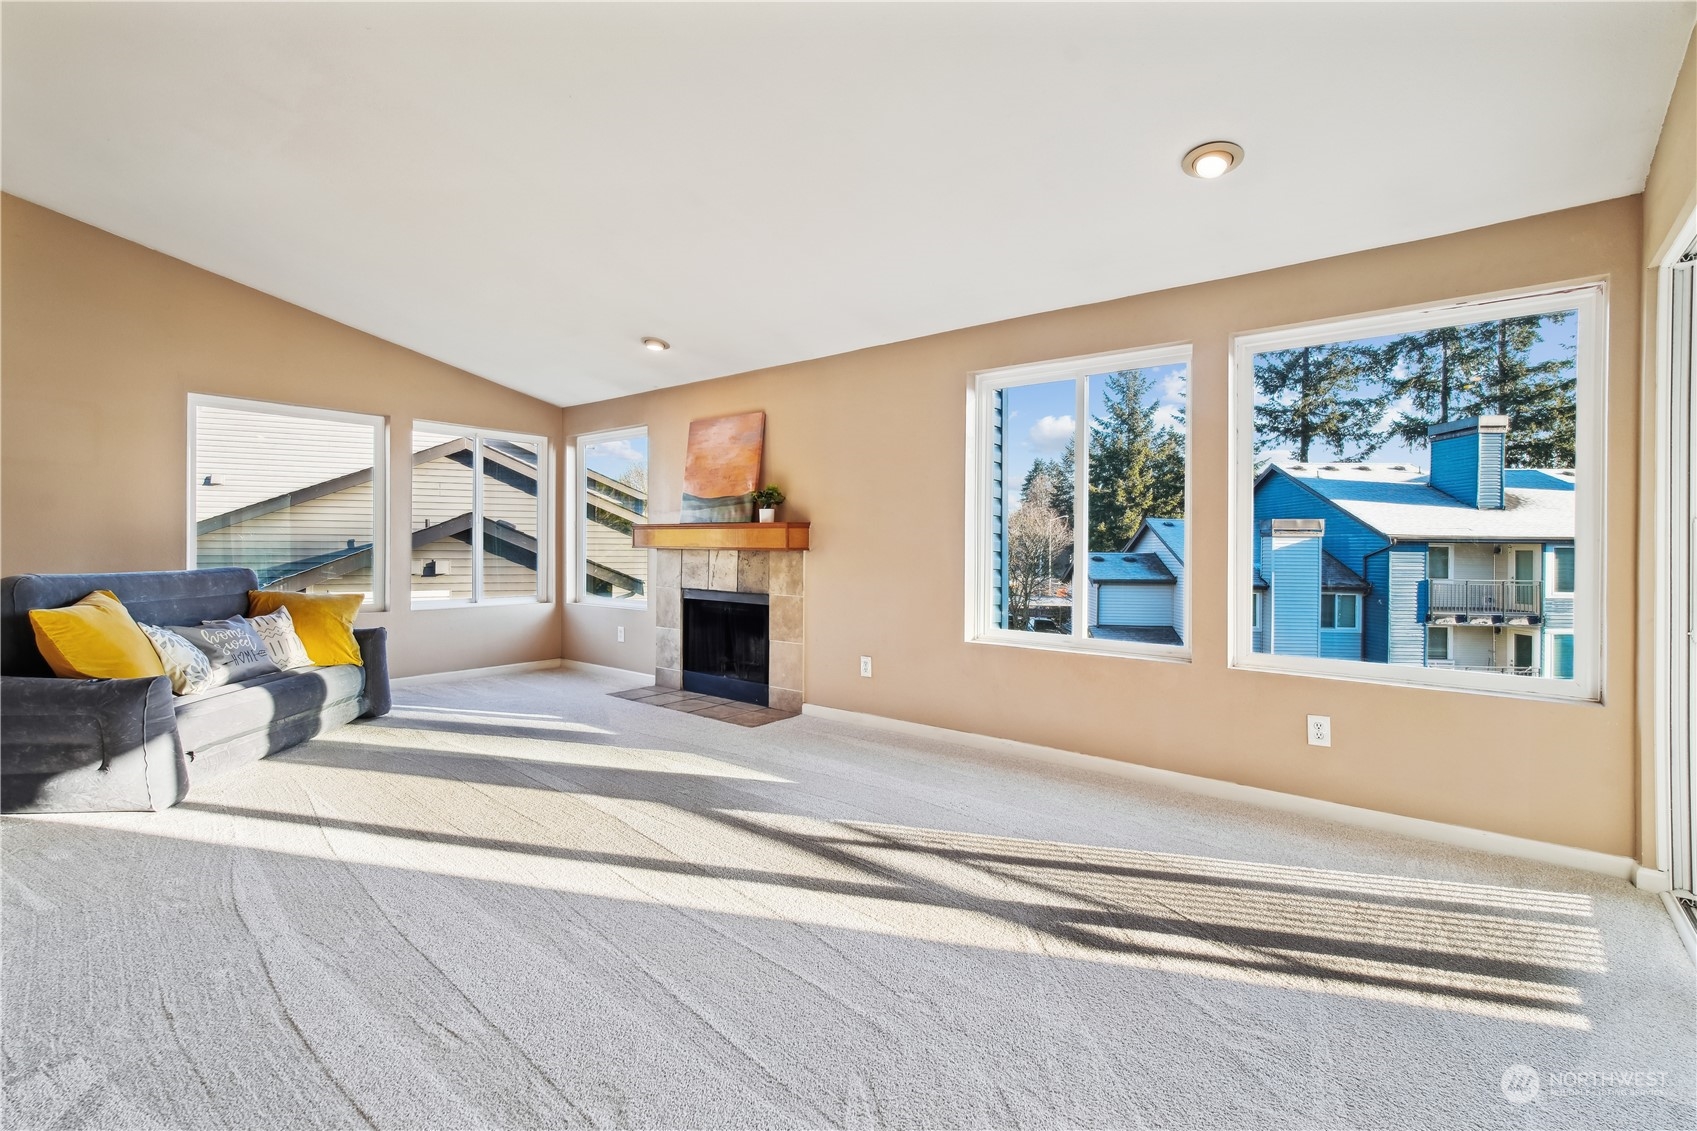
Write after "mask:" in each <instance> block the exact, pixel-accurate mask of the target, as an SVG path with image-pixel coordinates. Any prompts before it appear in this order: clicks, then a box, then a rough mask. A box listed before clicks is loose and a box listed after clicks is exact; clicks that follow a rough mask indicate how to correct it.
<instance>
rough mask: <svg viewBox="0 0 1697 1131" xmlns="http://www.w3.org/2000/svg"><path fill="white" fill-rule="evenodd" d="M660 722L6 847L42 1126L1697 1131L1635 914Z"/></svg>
mask: <svg viewBox="0 0 1697 1131" xmlns="http://www.w3.org/2000/svg"><path fill="white" fill-rule="evenodd" d="M619 686H621V685H620V684H619V682H618V681H617V680H616V679H614V678H613V677H610V676H603V675H585V674H579V673H566V672H539V673H530V674H525V675H518V676H508V677H502V678H489V679H481V680H465V681H459V682H444V683H432V684H422V685H415V686H412V687H409V688H406V689H404V690H403V691H401V693H400V694H398V696H397V699H398V700H399V706H398V707H397V710H396V712H395V714H394V715H393V716H392V717H390V718H388V719H385V720H382V721H380V722H375V723H362V724H356V725H354V726H352V727H347V728H344V729H342V730H340V731H338V732H336V733H334V734H332V735H329V736H327V737H325V738H323V739H320V740H319V741H316V742H313V743H311V744H309V745H307V746H304V747H301V748H298V749H296V750H294V751H291V752H289V753H286V754H284V755H280V756H278V757H275V758H272V759H269V760H267V761H265V762H263V763H260V764H259V765H257V766H253V767H250V768H248V769H245V770H243V771H241V772H240V773H237V774H233V775H230V776H227V777H225V778H223V779H221V780H219V781H215V782H212V783H203V784H200V785H197V786H196V787H195V788H194V789H193V791H192V792H191V794H190V797H189V800H188V801H187V802H186V803H185V804H184V805H182V806H179V807H178V808H177V809H175V810H172V811H171V812H168V813H165V814H155V815H142V814H136V815H125V816H99V817H76V818H47V819H24V818H11V819H8V820H6V821H5V822H4V829H3V832H4V873H3V876H4V924H3V929H4V968H3V989H4V995H5V996H4V1040H3V1059H4V1063H3V1073H0V1079H3V1081H4V1084H5V1109H4V1125H5V1126H6V1127H7V1128H26V1127H231V1128H259V1127H266V1128H270V1127H307V1126H313V1127H360V1126H368V1125H369V1126H375V1127H383V1128H462V1127H466V1128H469V1127H514V1128H516V1127H776V1128H793V1127H837V1126H843V1127H963V1128H964V1127H1172V1128H1210V1127H1407V1128H1474V1127H1478V1128H1487V1127H1490V1128H1494V1127H1509V1128H1526V1127H1643V1128H1652V1127H1654V1128H1662V1127H1691V1126H1693V1125H1694V1124H1697V1108H1694V1104H1693V1095H1694V1074H1693V1050H1694V1049H1697V1022H1694V1017H1697V990H1694V985H1693V972H1692V967H1691V964H1690V962H1689V961H1688V960H1687V958H1686V956H1685V954H1684V953H1683V951H1682V950H1681V948H1680V945H1679V942H1678V940H1677V939H1676V937H1675V935H1674V932H1673V929H1672V926H1671V924H1670V923H1669V922H1668V920H1667V918H1666V915H1665V913H1664V912H1663V910H1662V908H1661V906H1660V905H1659V904H1658V903H1657V901H1656V900H1655V899H1653V898H1652V897H1650V896H1647V895H1644V894H1643V893H1641V892H1638V891H1635V890H1633V889H1632V888H1631V887H1629V886H1628V885H1626V884H1625V883H1622V882H1620V881H1615V880H1609V879H1605V878H1602V877H1598V876H1592V875H1588V874H1583V873H1579V872H1570V871H1566V870H1563V869H1558V868H1550V867H1545V866H1540V865H1534V864H1529V863H1524V862H1519V861H1514V860H1506V859H1500V858H1496V857H1490V856H1484V855H1480V854H1475V853H1468V852H1463V851H1460V850H1455V849H1449V848H1443V847H1437V846H1432V845H1428V844H1425V843H1422V842H1415V841H1407V840H1402V839H1399V838H1396V837H1390V836H1381V835H1374V834H1369V833H1364V832H1361V831H1359V830H1354V829H1348V828H1342V827H1337V826H1332V825H1329V824H1325V823H1322V822H1318V821H1310V820H1304V819H1300V818H1296V817H1292V816H1289V815H1284V814H1279V813H1273V812H1268V811H1263V810H1258V809H1254V808H1249V807H1245V806H1240V805H1236V804H1231V803H1226V802H1220V801H1214V800H1207V799H1201V798H1197V797H1194V796H1189V795H1185V794H1180V793H1176V792H1169V791H1166V790H1164V789H1160V788H1154V787H1149V786H1144V785H1134V784H1129V783H1127V782H1125V781H1123V780H1120V779H1116V778H1114V777H1111V776H1108V775H1105V774H1098V773H1096V772H1093V771H1067V770H1063V769H1056V768H1054V767H1048V766H1035V765H1033V766H1022V765H1019V764H1016V763H1014V762H1012V761H1010V760H1009V759H1007V758H1004V757H1001V756H998V755H991V754H985V753H980V752H976V751H972V750H969V749H965V748H961V747H955V746H952V745H948V744H945V743H940V742H928V741H920V740H913V739H907V738H897V737H892V736H890V735H888V734H884V733H880V732H876V731H871V730H863V729H860V728H857V727H852V726H847V725H843V724H839V723H832V722H826V721H822V720H819V719H815V718H811V717H803V718H798V719H791V720H787V721H784V722H779V723H775V724H773V725H771V726H766V727H761V728H757V729H752V730H751V729H746V728H743V727H739V726H734V725H730V724H727V723H723V722H718V721H715V720H712V719H704V718H698V717H695V716H691V715H686V714H680V713H678V712H674V711H667V710H662V709H659V708H655V707H650V706H645V705H643V704H640V703H632V702H627V701H624V700H621V699H617V698H613V697H611V696H609V695H608V694H607V693H608V692H609V691H610V690H616V689H617V688H618V687H619ZM1517 1064H1519V1065H1527V1066H1530V1067H1531V1068H1533V1069H1534V1070H1535V1071H1536V1072H1537V1073H1538V1074H1539V1075H1538V1077H1537V1078H1536V1079H1537V1082H1538V1085H1539V1089H1540V1090H1539V1094H1538V1095H1537V1096H1536V1098H1535V1099H1533V1101H1532V1102H1530V1103H1526V1104H1514V1103H1510V1102H1509V1101H1508V1099H1506V1098H1505V1094H1504V1090H1503V1088H1502V1080H1503V1074H1504V1071H1505V1069H1507V1068H1508V1067H1509V1066H1511V1065H1517ZM1631 1074H1638V1075H1631ZM1517 1095H1519V1096H1521V1097H1524V1096H1525V1093H1517Z"/></svg>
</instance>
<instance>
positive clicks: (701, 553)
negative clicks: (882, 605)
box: [653, 550, 806, 711]
mask: <svg viewBox="0 0 1697 1131" xmlns="http://www.w3.org/2000/svg"><path fill="white" fill-rule="evenodd" d="M805 556H806V554H805V552H804V551H802V550H655V551H654V573H653V590H654V682H655V683H656V684H657V685H659V686H660V687H672V688H681V687H682V686H683V591H684V590H685V589H709V590H713V591H715V592H718V593H764V594H766V595H767V596H768V598H769V599H770V602H771V603H770V604H769V605H768V606H767V610H768V614H767V615H768V625H769V631H768V639H767V649H768V652H767V672H768V674H767V681H768V685H769V687H770V693H769V695H768V697H767V703H768V704H769V705H770V706H771V707H773V708H774V709H776V710H779V711H799V710H801V704H802V701H803V693H804V692H805V691H806V687H805V685H804V682H803V673H804V672H805V671H806V651H805V648H806V645H805V643H804V641H803V640H802V631H801V626H802V599H803V594H802V590H803V579H804V575H805V569H804V564H803V559H804V558H805Z"/></svg>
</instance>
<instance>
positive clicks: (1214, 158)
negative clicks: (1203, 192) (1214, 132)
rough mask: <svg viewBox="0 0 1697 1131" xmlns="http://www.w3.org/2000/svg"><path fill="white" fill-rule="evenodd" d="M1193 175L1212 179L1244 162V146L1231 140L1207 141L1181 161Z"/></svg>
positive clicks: (1207, 179)
mask: <svg viewBox="0 0 1697 1131" xmlns="http://www.w3.org/2000/svg"><path fill="white" fill-rule="evenodd" d="M1179 164H1180V165H1182V166H1183V167H1184V171H1185V172H1187V173H1189V174H1190V175H1191V176H1193V177H1201V178H1202V179H1203V180H1205V181H1211V180H1213V179H1214V178H1215V177H1223V176H1225V175H1226V174H1227V173H1229V172H1231V171H1232V170H1233V169H1235V168H1237V167H1238V166H1239V165H1241V164H1243V146H1241V145H1238V144H1236V143H1235V142H1230V141H1205V142H1203V143H1202V144H1201V145H1199V146H1197V147H1196V148H1195V149H1192V150H1191V151H1190V152H1189V153H1186V154H1185V155H1184V160H1183V161H1181V162H1179Z"/></svg>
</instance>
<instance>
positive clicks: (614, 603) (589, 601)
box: [572, 593, 648, 611]
mask: <svg viewBox="0 0 1697 1131" xmlns="http://www.w3.org/2000/svg"><path fill="white" fill-rule="evenodd" d="M572 604H574V605H586V606H589V607H591V608H599V609H630V610H632V611H637V610H642V609H646V608H648V598H646V597H643V598H641V599H640V600H639V599H637V598H634V597H624V598H620V597H595V596H592V595H590V594H587V593H585V594H582V595H581V596H579V597H578V598H577V599H576V600H574V601H573V602H572Z"/></svg>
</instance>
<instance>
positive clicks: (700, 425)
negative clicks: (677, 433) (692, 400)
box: [683, 412, 766, 522]
mask: <svg viewBox="0 0 1697 1131" xmlns="http://www.w3.org/2000/svg"><path fill="white" fill-rule="evenodd" d="M765 446H766V414H765V413H764V412H744V413H740V414H738V415H736V416H716V417H714V418H713V419H711V420H692V421H690V425H689V453H688V455H687V456H686V457H685V459H684V507H683V520H684V521H685V522H748V521H749V520H750V519H752V518H753V517H754V488H755V487H756V486H757V485H758V484H759V482H760V457H761V453H762V451H763V449H764V448H765Z"/></svg>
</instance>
